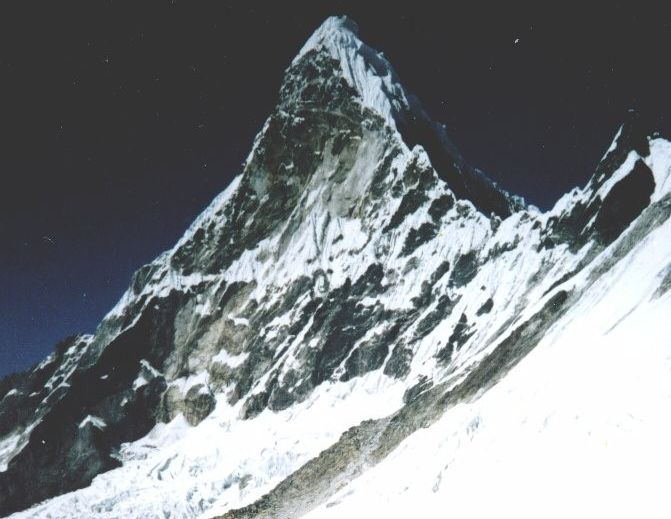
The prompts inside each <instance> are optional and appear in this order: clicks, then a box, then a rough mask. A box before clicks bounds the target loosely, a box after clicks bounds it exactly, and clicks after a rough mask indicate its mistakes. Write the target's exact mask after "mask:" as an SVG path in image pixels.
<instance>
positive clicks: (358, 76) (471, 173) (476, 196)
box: [290, 16, 524, 217]
mask: <svg viewBox="0 0 671 519" xmlns="http://www.w3.org/2000/svg"><path fill="white" fill-rule="evenodd" d="M324 55H325V56H326V57H327V58H329V59H332V60H334V62H335V66H336V68H337V70H338V72H337V73H338V74H339V75H341V76H342V77H343V78H344V79H345V81H346V83H347V84H348V85H349V86H350V87H351V88H352V89H353V90H354V92H355V97H356V98H357V99H358V101H359V103H360V104H361V105H362V106H363V107H364V108H367V109H370V110H371V111H373V112H374V113H376V114H378V115H379V116H381V117H382V118H383V119H384V122H385V123H386V124H387V125H388V126H389V127H390V128H392V129H393V130H396V131H397V132H398V133H399V134H400V136H401V138H402V140H403V142H404V143H405V145H406V146H407V147H408V148H409V149H412V148H414V147H415V146H416V145H420V146H421V147H422V148H424V150H425V151H426V152H427V154H428V155H429V158H430V160H431V163H432V165H433V167H434V168H435V169H436V170H437V172H438V174H439V176H440V177H441V178H443V179H444V180H445V181H446V182H447V183H448V185H449V186H450V188H451V189H452V190H453V192H454V193H455V195H456V196H457V198H461V199H468V200H470V201H471V202H472V203H473V204H474V205H475V206H476V207H477V208H478V209H479V210H480V211H482V212H483V213H484V214H485V215H489V214H491V213H494V214H496V215H498V216H500V217H505V216H508V215H510V214H511V213H512V212H514V211H516V210H519V209H521V208H522V207H523V206H524V203H523V202H522V200H521V199H519V198H516V197H513V196H511V195H509V194H508V193H506V192H505V191H503V190H501V189H500V188H498V187H497V186H496V185H494V183H493V182H492V181H491V180H490V179H489V178H487V177H486V176H485V175H483V174H482V173H479V172H476V171H475V169H474V168H471V167H470V166H469V165H468V164H467V163H466V162H465V161H464V159H463V157H462V156H461V154H460V153H459V151H458V150H457V148H456V146H455V145H454V143H453V142H452V141H451V139H450V138H449V136H448V134H447V132H446V130H445V128H444V126H443V125H441V124H438V123H436V122H434V121H433V120H432V119H431V118H430V117H429V115H428V114H427V113H426V111H425V110H424V109H423V108H422V106H421V103H420V102H419V100H418V99H417V98H416V96H414V95H412V94H410V93H408V92H407V91H406V90H405V88H404V87H403V85H402V84H401V82H400V80H399V78H398V75H397V74H396V72H395V71H394V69H393V67H392V66H391V64H390V63H389V61H388V60H387V58H386V57H385V56H384V55H383V54H382V53H381V52H378V51H377V50H375V49H373V48H372V47H369V46H368V45H366V44H365V43H364V42H362V41H361V40H360V39H359V36H358V26H357V24H356V23H355V22H354V21H353V20H351V19H349V18H347V17H346V16H341V17H337V16H332V17H330V18H327V19H326V20H325V21H324V22H323V23H322V24H321V26H319V28H318V29H317V30H316V31H315V32H314V33H313V34H312V36H311V37H310V38H309V39H308V41H307V42H306V43H305V45H304V46H303V48H302V49H301V50H300V52H299V53H298V55H297V56H296V58H294V60H293V62H292V64H291V67H290V70H291V69H295V68H297V67H300V66H301V64H302V63H304V60H306V59H315V58H316V57H318V56H319V57H324ZM301 76H303V74H301ZM299 83H300V84H299V88H302V87H303V86H304V83H305V81H300V82H299Z"/></svg>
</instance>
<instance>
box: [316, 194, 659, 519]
mask: <svg viewBox="0 0 671 519" xmlns="http://www.w3.org/2000/svg"><path fill="white" fill-rule="evenodd" d="M667 202H668V200H667ZM670 238H671V221H669V220H667V221H666V222H664V223H663V224H662V225H661V226H659V227H658V228H656V229H655V230H654V231H653V232H652V233H650V234H649V235H647V236H645V237H644V238H643V239H642V240H641V241H640V243H637V244H636V246H635V247H634V248H633V250H631V251H630V252H629V253H628V254H626V255H625V256H624V257H623V258H621V259H619V261H618V262H617V263H616V264H615V265H614V266H613V268H612V269H610V270H609V271H607V272H606V273H604V274H602V275H601V276H600V277H599V278H598V280H597V281H596V282H594V283H593V284H592V285H591V286H589V288H588V289H587V290H586V291H585V292H584V293H583V294H582V296H581V297H580V299H579V301H578V302H576V303H575V304H574V305H573V306H572V307H571V308H570V310H569V311H568V312H567V313H566V314H565V315H564V316H563V317H562V318H561V319H560V320H559V321H558V322H557V323H556V324H555V325H554V326H553V327H552V329H551V330H550V331H549V332H548V333H547V335H546V336H545V337H544V338H543V340H542V341H541V342H540V343H539V345H538V346H537V347H536V348H535V350H534V351H533V352H531V353H530V354H529V355H528V356H527V357H526V358H525V359H524V360H523V361H522V362H521V363H520V364H519V365H518V366H517V367H516V368H514V369H513V370H512V371H511V372H510V373H509V374H508V375H507V376H506V377H505V378H504V379H503V380H502V381H501V382H500V383H499V384H497V385H496V386H495V387H493V388H492V389H490V390H489V391H488V392H486V393H485V394H484V395H482V396H481V397H480V398H478V399H475V400H474V401H472V402H464V403H461V404H459V405H457V406H455V407H453V408H452V409H450V410H449V411H447V412H446V413H445V414H444V416H443V417H442V418H441V419H440V420H439V421H438V422H437V423H436V424H435V425H433V426H431V427H429V428H427V429H423V430H420V431H418V432H416V433H415V434H413V435H412V436H410V437H409V438H408V439H407V440H406V441H405V442H403V443H402V444H401V445H400V446H399V447H398V449H396V451H394V452H393V453H392V454H391V455H390V456H389V457H388V458H387V459H385V460H384V461H383V462H381V463H380V464H379V465H377V466H376V467H374V468H372V469H371V470H370V471H368V472H367V473H365V474H364V475H363V476H361V477H360V478H358V479H356V480H354V481H353V482H352V483H350V484H349V485H347V486H346V487H345V488H343V489H342V490H341V491H339V492H338V493H337V494H336V495H334V496H333V497H332V498H331V499H330V500H329V501H328V502H326V503H324V504H322V505H321V506H320V507H319V508H318V509H316V510H314V511H313V512H312V513H309V514H307V515H306V516H305V517H306V518H309V519H327V518H336V517H347V516H354V517H364V516H370V515H375V516H382V517H389V518H394V517H398V518H401V517H403V518H405V517H425V518H432V517H446V516H455V517H491V516H499V517H501V516H502V517H513V516H514V517H650V518H652V517H668V514H669V503H668V488H667V480H668V471H669V467H670V466H671V448H669V443H668V438H669V437H670V434H671V415H670V414H669V412H668V410H669V409H670V408H671V334H670V333H669V332H670V329H669V324H668V316H669V315H670V314H671V292H670V291H668V288H669V287H668V284H667V286H666V290H667V291H666V292H664V293H660V292H659V287H660V284H661V283H662V280H663V279H664V277H665V276H666V278H667V282H668V274H669V268H670V264H671V239H670ZM634 239H636V237H634ZM616 249H617V247H615V246H612V247H610V248H609V249H607V250H605V251H604V252H603V253H602V256H604V260H605V258H609V257H610V256H612V255H613V254H617V251H616ZM602 261H603V260H602ZM598 264H599V261H598V260H597V261H596V262H595V265H598ZM590 271H591V269H586V270H585V271H584V272H583V273H581V274H580V275H579V276H578V277H577V279H575V280H574V281H573V283H574V284H575V285H576V286H578V287H580V286H581V285H586V284H588V278H589V276H590V273H591V272H590Z"/></svg>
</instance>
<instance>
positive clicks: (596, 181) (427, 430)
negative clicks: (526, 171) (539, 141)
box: [0, 18, 671, 518]
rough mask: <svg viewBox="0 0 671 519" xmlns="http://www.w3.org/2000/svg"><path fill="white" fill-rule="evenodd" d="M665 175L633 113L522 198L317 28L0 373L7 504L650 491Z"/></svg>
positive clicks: (107, 511) (392, 500) (431, 502)
mask: <svg viewBox="0 0 671 519" xmlns="http://www.w3.org/2000/svg"><path fill="white" fill-rule="evenodd" d="M670 172H671V143H669V142H668V141H666V140H664V139H661V138H652V137H650V136H649V133H648V132H646V131H645V129H643V128H641V127H640V122H639V120H638V119H637V117H636V116H635V114H628V115H627V116H626V120H625V121H624V123H623V125H622V126H621V128H620V129H619V130H618V132H617V135H616V137H615V139H614V140H613V144H612V146H611V147H610V148H609V149H608V151H607V152H606V154H605V155H604V157H603V158H602V160H601V161H600V162H599V164H598V166H597V168H596V171H595V173H594V175H593V176H592V178H591V179H590V180H589V182H588V183H587V184H586V185H585V186H584V187H583V188H576V189H574V190H572V191H571V192H570V193H568V194H566V195H565V196H564V197H562V198H561V199H560V200H559V201H558V202H557V203H556V205H555V207H554V208H553V209H552V210H550V211H547V212H544V213H543V212H540V211H538V210H537V209H535V208H533V207H526V206H525V205H524V203H523V202H522V201H521V200H520V199H519V198H517V197H514V196H511V195H509V194H507V193H505V192H503V191H502V190H500V189H499V188H497V187H496V186H495V185H494V184H493V183H491V182H490V181H489V180H488V179H486V177H484V176H483V175H482V174H481V173H479V172H477V171H476V170H474V169H473V168H470V167H469V166H468V165H467V164H466V163H465V161H464V159H463V158H462V157H461V156H460V155H459V153H458V152H457V151H456V149H455V148H454V146H453V144H452V143H451V142H450V141H449V139H448V138H447V136H446V134H445V129H444V128H443V127H442V126H440V125H437V124H435V123H433V122H432V121H431V120H430V119H428V116H427V115H426V113H425V112H424V111H423V110H422V109H421V106H420V105H419V103H418V102H417V100H416V99H414V98H413V97H412V96H411V95H409V94H408V93H407V92H406V91H405V90H404V89H403V87H402V86H401V85H400V83H399V81H398V78H397V77H396V75H395V73H394V72H393V69H392V68H391V65H390V64H389V63H388V62H387V60H386V59H385V58H384V56H382V55H381V54H379V53H377V52H376V51H374V50H373V49H371V48H370V47H368V46H366V45H365V44H364V43H362V42H361V41H360V40H359V38H358V36H357V35H356V26H355V25H354V24H353V23H352V22H351V21H349V20H347V19H341V18H331V19H329V20H327V21H326V22H325V23H324V24H323V25H322V27H320V28H319V29H318V30H317V32H316V33H315V35H314V36H313V37H312V38H311V39H310V40H309V41H308V43H307V44H306V45H305V47H304V48H303V49H302V50H301V52H300V53H299V55H298V56H297V57H296V59H295V60H294V61H293V62H292V64H291V66H290V67H289V68H288V69H287V72H286V74H285V77H284V81H283V83H282V87H281V89H280V96H279V102H278V106H277V108H276V109H275V110H274V111H273V113H272V114H271V115H270V117H269V118H268V120H267V121H266V124H265V125H264V127H263V129H262V130H261V132H260V133H259V135H258V136H257V138H256V140H255V142H254V145H253V149H252V151H251V153H250V155H249V157H248V159H247V161H246V164H245V166H244V170H243V172H242V173H241V175H239V176H238V177H237V178H236V179H235V180H234V181H233V182H232V183H231V185H230V186H229V187H228V188H227V189H226V190H225V191H224V192H223V193H222V194H221V195H219V196H218V197H217V198H216V199H215V200H214V201H213V202H212V204H211V205H210V206H209V207H208V208H207V209H206V210H205V211H204V212H203V213H202V214H201V215H200V216H199V217H198V218H197V219H196V221H195V222H194V223H193V225H192V226H191V227H190V228H189V229H188V230H187V232H186V233H185V235H184V236H183V237H182V239H180V240H179V242H178V243H177V244H176V245H175V247H173V248H172V249H171V250H169V251H166V252H165V253H163V254H162V255H160V256H159V257H158V258H157V259H156V260H155V261H153V262H152V263H151V264H149V265H146V266H144V267H142V268H141V269H140V270H139V271H138V272H137V273H136V274H135V276H134V277H133V280H132V282H131V286H130V287H129V289H128V291H127V292H126V294H124V296H123V297H122V299H121V300H120V301H119V303H118V304H117V305H116V306H115V307H114V308H113V309H112V310H111V311H110V313H109V314H108V315H107V316H106V318H105V319H104V320H103V322H102V323H101V324H100V326H99V328H98V329H97V330H96V333H95V334H94V335H93V336H80V337H75V338H71V339H69V340H66V341H64V342H63V343H62V344H61V345H59V346H58V347H57V348H56V351H55V352H54V354H53V355H51V356H50V357H49V358H48V359H46V360H45V361H44V362H43V363H41V364H40V365H39V366H37V367H35V368H34V369H33V370H31V371H29V372H27V373H25V374H19V375H16V376H14V377H10V378H8V379H6V380H3V381H0V399H1V400H0V514H9V513H14V512H15V515H14V516H13V517H17V518H18V517H26V518H27V517H52V518H56V517H58V518H75V517H92V518H116V517H142V518H153V517H188V518H194V517H218V516H222V515H223V516H224V517H227V518H243V517H244V518H252V517H253V518H294V517H300V516H304V515H306V514H313V516H314V517H321V516H322V515H326V516H329V517H341V516H343V515H346V514H350V515H354V516H355V517H359V516H361V515H363V514H364V513H371V514H373V513H374V514H376V515H377V514H378V513H379V512H381V511H384V512H385V513H386V514H387V515H390V516H394V515H396V516H407V515H410V516H414V515H417V514H418V513H419V512H418V511H421V514H420V516H426V517H434V516H437V515H441V514H443V512H447V511H452V512H454V513H455V515H469V514H470V515H473V516H478V515H480V513H484V512H485V511H486V508H487V507H488V506H489V505H490V504H491V506H492V509H494V508H496V506H503V507H504V509H505V507H508V508H507V510H508V511H510V512H512V510H519V511H520V512H525V513H528V514H533V513H535V515H539V514H540V512H539V508H538V506H537V505H539V503H540V501H539V500H535V498H534V497H533V495H536V496H541V497H543V498H544V499H545V503H546V504H547V503H548V502H549V500H550V499H551V500H552V502H557V503H556V504H554V505H552V506H554V507H555V508H556V509H558V510H561V507H562V506H563V507H564V511H566V510H568V509H569V507H573V506H576V507H577V506H579V503H580V501H581V499H583V498H584V499H589V503H586V504H585V506H592V507H598V506H606V505H605V504H604V505H600V503H601V501H602V500H601V497H602V494H600V492H602V493H603V492H606V490H607V489H610V488H613V489H619V488H620V487H618V485H620V486H627V487H629V488H631V489H633V490H635V489H637V488H639V487H640V488H641V489H644V490H646V491H647V492H648V494H647V495H648V497H650V498H651V499H653V498H654V499H653V501H658V500H659V499H661V498H660V495H659V494H657V493H656V488H657V487H656V486H655V485H657V478H656V476H655V475H653V474H652V472H651V471H652V470H653V469H654V468H655V467H661V466H662V462H663V461H664V460H665V456H666V454H667V453H668V449H664V446H663V444H662V443H661V439H662V438H663V435H662V434H661V433H665V432H667V423H666V422H665V419H664V417H665V415H664V413H663V412H662V411H658V410H661V409H663V408H664V407H663V404H664V403H665V402H666V400H665V399H666V398H667V397H668V395H669V391H668V389H669V387H668V385H667V383H666V382H665V380H668V379H669V378H668V372H667V368H668V356H669V343H668V339H667V337H669V334H668V333H667V327H666V326H667V325H666V322H665V320H664V319H665V318H664V316H665V315H666V312H668V310H669V308H668V307H669V295H668V294H669V290H668V289H669V287H670V286H671V266H670V264H671V250H669V247H670V246H671V240H670V239H669V238H670V237H671V234H670V232H669V231H670V228H669V212H670V210H669V207H670V205H671V202H670V198H669V191H670V190H671V180H670ZM632 438H635V440H634V439H632ZM630 440H631V442H632V443H630ZM639 440H640V441H639ZM633 443H636V444H637V445H639V451H638V452H639V453H640V452H642V451H641V450H640V448H641V447H640V445H644V446H645V448H646V449H648V448H649V449H651V450H652V449H656V451H657V452H659V455H658V456H656V457H655V458H654V459H652V458H638V457H636V456H633V455H632V450H631V449H632V444H633ZM597 444H598V445H597ZM606 448H607V449H608V450H607V454H606V451H603V449H606ZM604 456H607V457H608V460H607V461H604V458H603V457H604ZM602 461H603V463H602ZM618 463H619V464H621V465H622V467H623V468H625V469H626V470H621V471H619V472H618V471H617V470H616V468H613V465H614V464H615V465H617V464H618ZM636 463H638V464H639V465H636ZM646 463H647V465H645V464H646ZM632 464H633V465H632ZM636 466H638V467H639V468H647V469H648V472H645V473H642V474H641V473H637V477H636V478H634V476H633V475H632V474H631V472H629V469H632V470H633V468H636ZM571 470H573V472H574V473H575V474H573V477H571V478H569V477H568V475H567V474H569V473H570V472H569V471H571ZM618 474H619V475H618ZM587 479H590V480H597V481H591V486H590V487H589V488H591V489H592V491H587V490H585V487H584V485H582V483H583V482H585V481H586V480H587ZM543 482H547V485H546V484H544V483H543ZM557 485H561V486H562V487H563V488H565V489H566V490H565V491H564V490H558V489H557ZM524 488H531V489H534V490H535V492H536V493H535V494H533V495H531V496H530V495H526V494H527V493H526V491H524V492H523V491H522V490H520V489H524ZM641 491H643V490H641ZM564 492H565V493H564ZM523 494H524V497H525V500H524V502H521V500H522V496H523ZM481 495H487V496H493V497H492V500H489V499H482V498H481V497H479V496H481ZM631 495H633V494H629V495H627V494H624V492H622V493H618V494H617V496H616V499H614V502H618V503H620V505H621V506H619V505H612V506H613V507H614V509H619V510H626V506H627V504H628V503H630V502H632V501H630V496H631ZM564 496H568V497H566V498H564ZM539 499H540V498H539ZM632 499H633V498H632ZM495 503H498V504H495ZM608 506H611V503H610V502H609V503H608ZM646 506H647V505H646ZM651 506H652V505H651ZM524 507H526V508H524ZM548 508H549V505H548ZM402 512H403V513H402ZM549 513H551V512H548V511H547V510H546V511H545V514H549Z"/></svg>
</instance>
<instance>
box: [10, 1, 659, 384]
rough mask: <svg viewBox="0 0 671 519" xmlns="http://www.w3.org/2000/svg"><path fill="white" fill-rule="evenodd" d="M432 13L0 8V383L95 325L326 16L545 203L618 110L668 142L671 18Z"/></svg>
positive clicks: (175, 5)
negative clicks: (635, 115) (378, 54)
mask: <svg viewBox="0 0 671 519" xmlns="http://www.w3.org/2000/svg"><path fill="white" fill-rule="evenodd" d="M361 4H364V5H361ZM437 4H448V5H449V4H454V3H452V2H446V3H439V2H431V3H428V2H427V3H422V2H417V1H415V2H410V3H406V4H405V5H403V6H399V7H392V6H390V5H388V3H383V2H361V1H359V2H344V1H333V2H317V1H313V2H291V1H289V2H249V1H248V2H242V1H240V2H197V3H196V2H186V1H183V0H172V1H171V0H167V1H145V2H120V1H105V2H90V1H87V2H58V3H56V2H41V3H40V2H25V1H9V2H3V3H2V6H1V7H0V88H1V89H2V90H1V95H0V139H1V141H0V142H2V148H1V150H2V153H0V172H1V173H2V177H1V178H2V186H1V187H0V232H1V235H2V247H1V248H0V376H1V375H2V374H5V373H8V372H11V371H15V370H19V369H25V368H27V367H28V366H30V365H32V364H33V363H35V362H37V361H39V360H40V359H42V358H43V357H44V356H45V355H46V354H48V353H49V352H50V351H51V350H52V348H53V346H54V344H55V343H56V342H57V341H58V340H59V339H61V338H63V337H64V336H67V335H69V334H73V333H77V332H79V331H86V332H92V331H93V330H94V329H95V326H96V324H97V323H98V322H99V320H100V319H101V317H102V316H103V315H104V313H105V312H106V311H107V310H109V309H110V308H111V306H112V305H113V304H114V303H115V302H116V300H117V299H118V298H119V296H120V295H121V294H122V293H123V291H124V290H125V287H126V286H127V284H128V281H129V278H130V275H131V273H132V272H133V271H134V270H135V269H136V268H138V267H139V266H140V265H142V264H143V263H146V262H148V261H150V260H151V259H153V258H154V257H155V256H156V255H158V254H159V253H160V252H161V251H162V250H164V249H166V248H168V247H170V246H172V244H173V243H174V242H175V241H176V240H177V239H178V237H179V236H180V235H181V234H182V232H183V231H184V230H185V229H186V227H187V226H188V225H189V223H190V222H191V221H192V220H193V218H194V217H195V216H196V215H197V214H198V213H199V212H200V210H201V209H202V208H203V207H205V206H206V205H207V203H208V202H209V201H210V200H211V199H212V198H213V197H214V196H215V195H216V194H217V193H218V192H219V191H221V190H222V189H223V188H224V187H225V186H226V185H227V183H228V182H229V181H230V179H231V178H232V177H233V176H234V175H235V174H237V173H238V172H239V169H240V163H241V162H242V160H244V158H245V156H246V155H247V153H248V151H249V149H250V146H251V142H252V140H253V137H254V135H255V134H256V132H257V131H258V129H259V128H260V126H261V125H262V123H263V120H264V119H265V117H266V116H267V115H268V113H269V112H270V111H271V110H272V108H273V105H274V103H275V100H276V97H277V91H278V89H279V85H280V81H281V77H282V71H283V70H284V68H286V66H287V65H288V64H289V62H290V61H291V58H292V57H293V56H294V55H295V54H296V52H297V51H298V49H299V48H300V47H301V45H302V43H303V42H304V41H305V39H306V38H307V37H308V36H309V35H310V33H311V32H312V31H313V30H314V29H315V28H316V26H318V25H319V23H320V22H321V21H322V20H323V19H324V18H325V17H326V16H328V15H330V14H343V13H345V14H349V15H350V16H351V17H352V18H353V19H354V20H356V21H357V23H358V24H359V26H360V28H361V37H362V38H363V39H364V40H365V41H367V42H368V43H369V44H370V45H372V46H373V47H376V48H378V49H381V50H383V51H384V53H385V55H386V56H387V57H388V58H389V59H390V61H391V62H392V63H393V65H394V66H395V68H396V69H397V71H398V72H399V75H400V77H401V79H402V81H403V82H404V84H405V85H406V87H408V89H409V90H411V91H413V92H415V93H416V94H417V95H418V96H419V97H420V99H421V100H422V101H423V103H424V105H425V107H426V108H427V110H428V112H429V113H430V114H431V115H432V116H433V117H434V118H435V119H436V120H440V121H443V122H445V123H446V124H447V125H448V128H449V130H450V133H451V135H452V137H453V139H454V140H455V142H456V143H457V145H458V146H459V147H460V149H461V150H462V152H463V154H464V155H465V157H466V158H467V160H469V161H470V162H471V163H473V164H474V165H476V166H478V167H480V168H482V169H483V170H484V171H485V172H486V173H487V174H488V175H489V176H491V177H492V178H494V179H495V180H497V181H498V182H499V183H500V184H501V185H502V186H503V187H505V188H507V189H509V190H510V191H513V192H515V193H518V194H521V195H523V196H525V197H526V198H527V199H528V200H529V201H531V202H532V203H535V204H537V205H540V206H542V207H548V206H549V205H551V203H552V202H553V201H554V200H555V199H556V198H557V197H558V196H559V195H560V194H561V193H563V192H565V191H566V190H568V189H570V188H571V187H572V186H574V185H576V184H581V183H584V182H585V180H586V179H587V178H588V176H589V175H590V174H591V171H592V169H593V168H594V166H595V164H596V162H597V160H598V159H599V158H600V157H601V155H602V154H603V153H604V151H605V149H606V147H607V146H608V144H609V142H610V139H611V138H612V136H613V134H614V132H615V130H616V129H617V126H618V124H619V121H620V120H621V119H622V116H623V114H624V112H625V111H626V109H628V108H630V107H634V108H636V109H638V110H639V111H640V112H641V114H642V116H643V118H644V119H645V120H647V121H649V123H650V127H651V129H659V130H661V131H662V132H663V133H665V134H666V135H668V134H669V131H668V130H669V126H670V124H669V119H668V117H669V114H670V112H669V108H670V102H669V92H671V88H670V87H671V81H670V79H669V71H668V65H666V63H665V59H663V57H664V56H665V55H666V54H667V53H668V49H669V48H671V46H670V45H669V44H670V43H671V40H670V38H669V36H670V33H671V22H670V21H669V19H668V18H664V17H662V16H659V15H658V13H656V12H654V11H649V10H644V9H642V8H640V9H637V7H636V5H635V4H634V3H631V4H625V3H619V2H610V3H608V4H607V7H606V8H604V10H603V11H598V10H596V9H594V10H591V11H589V10H587V9H586V8H585V7H582V8H579V9H572V8H570V7H568V6H567V5H566V4H565V3H562V4H560V5H557V6H556V7H555V8H554V9H553V8H549V7H548V6H547V5H545V6H543V8H542V9H541V8H535V9H532V8H528V7H527V8H522V7H519V8H518V7H515V6H514V5H513V4H510V3H506V6H505V7H498V8H496V9H495V10H492V8H491V6H487V5H486V4H484V3H483V4H478V3H477V2H473V3H470V4H469V6H468V7H463V6H462V7H456V6H451V7H448V8H447V9H446V8H445V6H444V5H437ZM518 38H519V42H518V43H514V41H515V40H516V39H518Z"/></svg>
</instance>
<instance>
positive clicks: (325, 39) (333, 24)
mask: <svg viewBox="0 0 671 519" xmlns="http://www.w3.org/2000/svg"><path fill="white" fill-rule="evenodd" d="M358 35H359V26H358V25H357V24H356V22H355V21H354V20H352V19H351V18H348V17H347V16H329V17H328V18H327V19H326V20H324V22H323V23H322V24H321V25H320V26H319V27H318V28H317V30H316V31H315V32H313V33H312V36H310V38H308V40H307V41H306V42H305V44H304V45H303V48H302V49H301V50H300V52H299V53H298V55H297V56H296V57H295V58H294V63H296V62H297V61H298V60H300V59H301V58H302V57H303V56H304V55H305V54H307V53H308V52H310V51H311V50H313V49H318V48H321V47H323V48H326V49H329V50H332V49H335V48H338V47H340V48H347V47H350V48H351V47H354V48H357V47H358V46H359V45H361V41H360V40H359V38H358Z"/></svg>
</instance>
